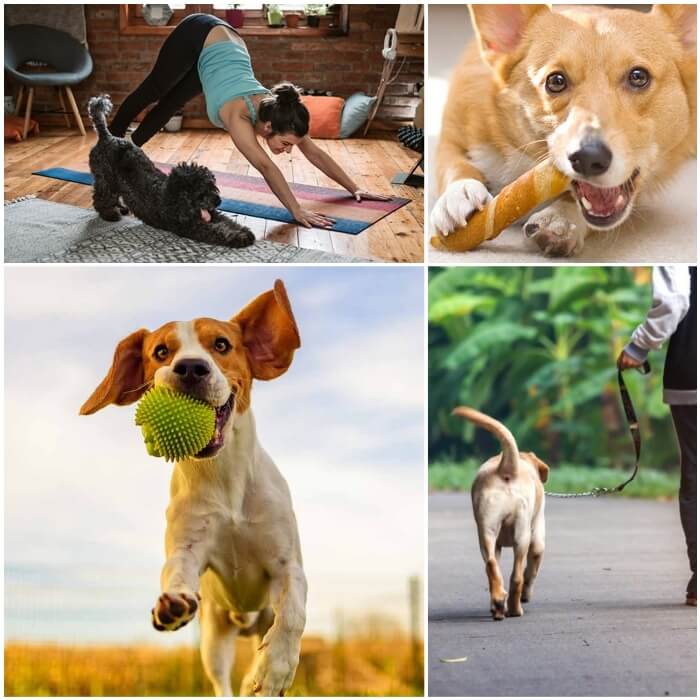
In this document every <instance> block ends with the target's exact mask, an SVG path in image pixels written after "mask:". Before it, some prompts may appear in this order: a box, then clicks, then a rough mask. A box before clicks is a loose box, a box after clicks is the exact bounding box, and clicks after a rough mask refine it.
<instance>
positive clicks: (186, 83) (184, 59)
mask: <svg viewBox="0 0 700 700" xmlns="http://www.w3.org/2000/svg"><path fill="white" fill-rule="evenodd" d="M220 25H222V26H224V27H228V28H229V29H232V31H235V29H233V28H232V27H230V26H229V25H228V24H227V23H226V22H224V20H222V19H219V18H218V17H214V16H213V15H205V14H196V15H189V16H187V17H185V19H183V20H182V22H180V24H178V25H177V27H175V29H173V31H172V33H171V34H170V36H168V38H167V39H166V40H165V42H164V43H163V46H162V47H161V49H160V52H159V54H158V58H157V59H156V62H155V65H154V66H153V68H152V69H151V72H150V73H149V74H148V75H147V76H146V78H145V80H144V81H143V82H142V83H141V85H139V86H138V87H137V88H136V90H134V91H133V92H132V93H131V94H130V95H129V96H128V97H127V98H126V99H125V100H124V102H122V105H121V107H120V108H119V111H118V112H117V114H116V116H115V117H114V119H113V120H112V123H111V124H110V126H109V130H110V131H111V132H112V133H113V134H114V135H115V136H124V134H126V130H127V127H128V126H129V124H130V123H131V122H132V121H133V119H134V118H135V117H136V115H137V114H138V113H139V112H141V110H143V109H145V108H146V107H148V105H150V104H153V103H154V102H157V103H158V104H156V105H155V107H153V109H151V110H150V111H149V112H148V114H147V115H146V118H145V119H144V120H143V121H142V122H141V125H140V126H139V127H138V129H136V131H134V133H133V134H132V136H131V140H132V141H133V142H134V143H135V144H136V145H137V146H142V145H143V144H144V143H146V141H148V140H149V139H150V138H151V137H152V136H153V135H154V134H157V133H158V131H160V129H161V128H162V127H163V126H164V125H165V123H166V122H167V121H168V120H169V119H170V117H172V116H173V115H174V114H175V113H176V112H177V111H178V110H179V109H181V108H182V107H183V106H184V105H185V103H186V102H188V101H189V100H191V99H192V98H193V97H197V95H201V94H202V83H201V82H200V81H199V73H198V72H197V61H198V60H199V54H200V53H201V51H202V47H203V46H204V41H205V39H206V38H207V35H208V34H209V32H210V31H211V30H212V29H213V28H214V27H217V26H220Z"/></svg>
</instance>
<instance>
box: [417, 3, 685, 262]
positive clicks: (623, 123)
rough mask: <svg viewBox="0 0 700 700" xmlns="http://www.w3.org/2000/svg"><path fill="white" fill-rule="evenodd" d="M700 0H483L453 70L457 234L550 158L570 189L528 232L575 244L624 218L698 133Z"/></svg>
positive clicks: (453, 222) (449, 172) (437, 224)
mask: <svg viewBox="0 0 700 700" xmlns="http://www.w3.org/2000/svg"><path fill="white" fill-rule="evenodd" d="M696 8H697V6H696V5H695V4H688V5H655V6H654V8H653V10H652V11H651V12H649V13H644V12H638V11H634V10H626V9H625V10H620V9H614V10H613V9H607V8H604V7H595V6H576V5H571V6H566V5H563V6H562V5H559V6H556V8H555V9H550V7H549V6H548V5H503V4H498V3H495V4H491V5H471V6H470V13H471V18H472V23H473V25H474V28H475V30H476V34H477V39H478V41H477V42H475V44H474V45H472V46H470V47H469V48H468V49H467V51H466V52H465V54H464V56H463V58H462V60H461V63H460V64H459V66H458V67H457V68H456V70H455V72H454V75H453V77H452V82H451V86H450V92H449V96H448V100H447V104H446V106H445V110H444V117H443V124H442V132H441V135H440V142H439V145H438V149H437V154H436V174H437V181H438V194H439V195H440V197H439V199H438V200H437V202H436V204H435V207H434V208H433V212H432V216H431V222H432V226H433V228H434V229H436V230H439V231H441V232H442V233H445V234H448V235H449V233H451V232H452V231H454V230H455V229H457V228H459V227H460V226H464V224H465V223H466V222H467V220H468V219H469V217H470V216H471V215H472V214H473V213H474V212H475V211H476V210H478V209H481V208H483V206H484V204H485V203H487V202H488V201H490V199H491V195H492V194H493V193H496V192H497V191H498V190H500V189H501V188H502V187H503V186H504V185H505V184H507V183H510V182H512V181H513V180H515V179H516V178H517V177H519V176H520V175H522V174H523V173H524V172H526V171H527V170H530V169H531V168H532V167H533V166H534V165H535V163H537V162H539V161H540V160H542V159H544V158H546V157H549V158H551V159H552V160H553V161H554V163H555V165H556V166H557V167H558V168H559V170H561V171H562V172H563V173H565V174H566V175H568V176H569V177H571V178H572V186H571V191H570V192H569V193H568V194H566V195H564V196H563V197H561V198H560V199H558V200H557V201H555V202H554V203H552V204H551V205H550V206H547V207H546V208H544V209H543V210H541V211H538V212H536V213H534V214H532V215H531V216H530V217H529V219H528V220H527V221H526V222H525V223H524V226H523V232H524V234H525V237H526V238H528V239H530V240H532V241H534V242H535V243H536V244H537V246H539V248H540V249H541V250H542V252H543V253H544V254H546V255H552V256H566V255H574V254H576V253H578V252H580V251H581V250H582V248H583V241H584V238H585V236H586V234H587V233H588V231H589V230H591V229H594V230H609V229H613V228H616V227H617V226H620V225H621V224H622V223H623V222H624V221H625V220H626V219H627V218H628V217H629V216H630V215H631V214H632V213H633V211H634V209H635V207H637V205H638V204H639V202H640V200H642V198H643V197H644V192H648V191H650V190H653V189H656V188H659V187H661V186H663V185H666V184H667V183H668V181H669V179H670V177H671V176H672V174H673V173H674V171H675V170H676V169H677V168H678V167H679V165H680V164H681V163H682V162H683V161H684V160H686V159H687V158H689V157H690V156H691V155H693V154H694V153H695V146H696V143H695V141H696V136H695V134H696V66H695V64H696V43H695V35H696V22H697V9H696Z"/></svg>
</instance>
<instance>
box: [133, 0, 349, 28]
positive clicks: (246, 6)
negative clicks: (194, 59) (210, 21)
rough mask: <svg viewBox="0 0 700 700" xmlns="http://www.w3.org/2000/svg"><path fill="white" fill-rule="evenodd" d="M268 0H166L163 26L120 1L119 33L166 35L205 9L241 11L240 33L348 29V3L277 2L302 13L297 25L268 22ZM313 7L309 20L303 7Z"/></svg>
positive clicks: (216, 12) (140, 8)
mask: <svg viewBox="0 0 700 700" xmlns="http://www.w3.org/2000/svg"><path fill="white" fill-rule="evenodd" d="M268 7H269V4H264V3H252V2H247V3H236V4H235V6H234V3H223V2H219V3H214V4H210V5H189V4H184V3H177V4H176V3H170V9H171V10H172V11H173V16H172V17H171V18H170V21H169V22H168V24H167V25H165V26H153V25H152V24H149V23H148V22H146V20H145V18H144V13H143V8H144V5H131V4H129V5H120V6H119V30H120V32H121V33H122V34H144V35H162V36H167V35H168V34H170V32H171V31H172V30H173V27H174V26H175V25H176V24H177V23H178V22H180V20H182V19H183V18H184V17H186V16H187V15H190V14H193V13H195V12H205V13H209V14H213V15H216V16H217V17H221V19H226V18H227V17H226V12H227V10H233V9H237V10H242V11H243V26H241V27H237V31H238V32H239V33H240V34H241V35H242V36H246V35H256V36H279V35H291V36H307V37H310V36H341V35H345V34H347V33H348V26H349V23H348V7H349V6H348V5H337V4H336V5H326V4H313V5H310V4H305V5H302V4H294V5H293V4H284V3H282V4H277V5H276V7H278V8H279V9H280V10H281V11H282V13H283V14H284V13H292V12H293V13H295V14H298V15H302V17H301V20H300V21H298V22H297V26H296V27H294V28H291V27H289V26H277V25H275V26H268V21H267V9H268ZM310 7H313V8H323V9H322V10H321V12H318V13H316V12H311V13H309V14H310V15H311V14H318V15H320V16H319V17H317V18H316V20H317V21H310V20H309V18H308V17H307V16H306V12H305V10H307V9H309V8H310Z"/></svg>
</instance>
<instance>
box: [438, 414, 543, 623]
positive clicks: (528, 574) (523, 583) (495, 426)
mask: <svg viewBox="0 0 700 700" xmlns="http://www.w3.org/2000/svg"><path fill="white" fill-rule="evenodd" d="M452 414H453V415H455V416H460V417H462V418H466V419H467V420H468V421H471V422H472V423H474V424H476V425H478V426H479V427H480V428H484V429H485V430H488V431H489V432H490V433H492V434H493V435H494V436H495V437H496V438H497V439H498V441H499V442H500V443H501V448H502V450H503V452H501V454H499V455H497V456H495V457H491V459H489V460H487V461H486V462H484V463H483V464H482V465H481V467H480V468H479V471H478V472H477V475H476V477H475V479H474V483H473V484H472V506H473V508H474V518H475V520H476V528H477V531H478V533H479V547H480V549H481V556H482V557H483V558H484V563H485V564H486V576H487V578H488V583H489V595H490V598H491V615H492V616H493V619H494V620H502V619H503V618H504V616H505V615H508V616H509V617H520V616H521V615H522V614H523V608H522V605H521V603H527V602H528V601H530V600H531V599H532V589H533V587H534V584H535V578H536V577H537V572H538V571H539V568H540V565H541V564H542V557H543V556H544V487H543V484H544V483H545V482H546V481H547V476H548V474H549V467H548V466H547V465H546V464H545V463H544V462H543V461H542V460H541V459H539V458H538V457H537V456H536V455H535V454H534V453H533V452H520V451H519V450H518V446H517V444H516V442H515V438H514V437H513V435H512V434H511V432H510V431H509V430H508V428H506V427H505V426H504V425H503V424H501V423H499V422H498V421H497V420H495V419H493V418H490V417H489V416H487V415H485V414H483V413H480V412H479V411H475V410H474V409H473V408H467V407H466V406H459V407H458V408H455V409H454V411H453V412H452ZM503 547H512V548H513V572H512V574H511V577H510V584H509V587H508V603H507V606H506V591H505V588H504V587H503V577H502V575H501V570H500V566H499V561H500V557H501V549H502V548H503Z"/></svg>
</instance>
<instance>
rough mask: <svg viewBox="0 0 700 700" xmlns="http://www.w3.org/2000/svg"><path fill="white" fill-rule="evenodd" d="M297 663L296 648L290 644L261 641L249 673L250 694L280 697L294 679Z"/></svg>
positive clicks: (297, 654) (297, 652)
mask: <svg viewBox="0 0 700 700" xmlns="http://www.w3.org/2000/svg"><path fill="white" fill-rule="evenodd" d="M298 664H299V651H298V648H297V650H296V651H294V648H293V645H290V644H279V643H277V644H275V643H273V644H268V643H266V642H263V644H262V645H261V647H260V650H259V652H258V656H257V658H256V660H255V668H254V670H253V672H252V674H251V685H252V688H251V690H252V694H253V695H259V696H261V697H266V698H271V697H280V696H282V695H284V694H285V692H286V691H287V690H289V688H290V687H291V685H292V682H293V681H294V674H295V673H296V670H297V665H298Z"/></svg>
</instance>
